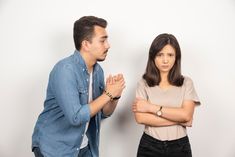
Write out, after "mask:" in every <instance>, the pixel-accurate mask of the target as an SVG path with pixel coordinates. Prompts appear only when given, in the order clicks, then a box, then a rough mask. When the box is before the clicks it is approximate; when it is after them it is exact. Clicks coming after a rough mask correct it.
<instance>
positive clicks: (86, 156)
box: [33, 145, 92, 157]
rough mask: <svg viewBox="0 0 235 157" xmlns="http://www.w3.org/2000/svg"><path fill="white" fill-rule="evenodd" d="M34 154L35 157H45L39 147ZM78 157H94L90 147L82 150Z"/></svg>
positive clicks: (34, 149)
mask: <svg viewBox="0 0 235 157" xmlns="http://www.w3.org/2000/svg"><path fill="white" fill-rule="evenodd" d="M33 152H34V155H35V157H43V155H42V153H41V151H40V149H39V148H38V147H34V148H33ZM78 157H92V154H91V150H90V147H89V145H88V146H86V147H84V148H82V149H80V151H79V154H78Z"/></svg>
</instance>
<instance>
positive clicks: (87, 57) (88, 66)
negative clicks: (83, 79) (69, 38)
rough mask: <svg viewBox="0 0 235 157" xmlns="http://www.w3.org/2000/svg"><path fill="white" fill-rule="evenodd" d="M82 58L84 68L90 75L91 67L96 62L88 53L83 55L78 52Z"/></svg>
mask: <svg viewBox="0 0 235 157" xmlns="http://www.w3.org/2000/svg"><path fill="white" fill-rule="evenodd" d="M80 54H81V56H82V58H83V59H84V61H85V64H86V67H87V70H88V72H89V73H91V72H92V71H93V67H94V65H95V63H96V61H94V60H92V59H91V58H90V57H89V55H88V53H85V52H80Z"/></svg>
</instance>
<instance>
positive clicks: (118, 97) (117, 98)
mask: <svg viewBox="0 0 235 157" xmlns="http://www.w3.org/2000/svg"><path fill="white" fill-rule="evenodd" d="M120 98H121V96H116V97H114V98H113V100H119V99H120Z"/></svg>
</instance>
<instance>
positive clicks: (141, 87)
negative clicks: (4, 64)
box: [135, 79, 148, 100]
mask: <svg viewBox="0 0 235 157" xmlns="http://www.w3.org/2000/svg"><path fill="white" fill-rule="evenodd" d="M135 96H136V97H138V98H142V99H145V100H148V95H147V92H146V85H145V82H144V80H143V79H142V80H140V81H139V82H138V84H137V88H136V94H135Z"/></svg>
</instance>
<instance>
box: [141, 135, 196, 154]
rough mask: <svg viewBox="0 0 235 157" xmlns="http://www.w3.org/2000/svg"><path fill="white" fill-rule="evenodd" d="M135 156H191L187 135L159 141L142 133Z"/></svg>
mask: <svg viewBox="0 0 235 157" xmlns="http://www.w3.org/2000/svg"><path fill="white" fill-rule="evenodd" d="M137 157H192V152H191V146H190V143H189V139H188V136H185V137H183V138H180V139H177V140H172V141H160V140H157V139H155V138H153V137H151V136H149V135H147V134H145V133H144V134H143V136H142V138H141V140H140V144H139V148H138V152H137Z"/></svg>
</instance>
